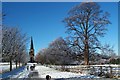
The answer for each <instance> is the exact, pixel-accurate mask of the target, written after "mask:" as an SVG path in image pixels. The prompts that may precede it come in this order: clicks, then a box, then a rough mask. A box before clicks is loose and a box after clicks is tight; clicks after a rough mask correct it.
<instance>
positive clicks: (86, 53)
mask: <svg viewBox="0 0 120 80" xmlns="http://www.w3.org/2000/svg"><path fill="white" fill-rule="evenodd" d="M84 61H85V65H89V49H88V45H87V44H86V45H85V51H84Z"/></svg>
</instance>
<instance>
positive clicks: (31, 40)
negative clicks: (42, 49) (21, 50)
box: [30, 37, 34, 49]
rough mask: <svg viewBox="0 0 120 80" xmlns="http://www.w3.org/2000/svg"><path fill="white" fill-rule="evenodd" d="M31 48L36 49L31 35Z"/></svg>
mask: <svg viewBox="0 0 120 80" xmlns="http://www.w3.org/2000/svg"><path fill="white" fill-rule="evenodd" d="M30 49H34V46H33V39H32V37H31V46H30Z"/></svg>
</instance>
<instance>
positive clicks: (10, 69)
mask: <svg viewBox="0 0 120 80" xmlns="http://www.w3.org/2000/svg"><path fill="white" fill-rule="evenodd" d="M10 71H12V59H11V58H10Z"/></svg>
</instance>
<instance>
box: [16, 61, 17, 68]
mask: <svg viewBox="0 0 120 80" xmlns="http://www.w3.org/2000/svg"><path fill="white" fill-rule="evenodd" d="M16 69H17V61H16Z"/></svg>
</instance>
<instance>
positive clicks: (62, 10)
mask: <svg viewBox="0 0 120 80" xmlns="http://www.w3.org/2000/svg"><path fill="white" fill-rule="evenodd" d="M77 4H80V2H3V3H2V12H3V13H5V14H6V17H5V18H4V20H3V24H5V25H6V26H10V27H18V28H20V30H21V31H22V32H23V33H26V34H27V35H28V37H31V36H32V37H33V41H34V48H35V53H37V52H38V51H39V50H40V49H43V48H47V47H48V45H49V43H51V42H52V41H54V40H55V39H56V38H58V37H63V38H65V37H67V36H68V34H66V33H65V31H66V28H65V24H64V23H63V22H62V20H63V19H64V18H65V17H66V16H67V13H68V11H69V10H70V9H71V8H72V7H74V6H75V5H77ZM98 4H99V5H100V6H101V9H102V10H103V11H107V12H109V13H110V14H111V16H110V18H109V19H110V21H111V23H112V24H111V25H109V26H107V27H108V31H107V34H106V35H105V36H104V37H103V38H101V39H100V41H101V42H102V43H103V44H105V43H108V44H110V45H113V46H114V49H115V52H116V53H118V3H117V2H101V3H98ZM29 48H30V40H29V42H28V46H27V49H28V50H29Z"/></svg>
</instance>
